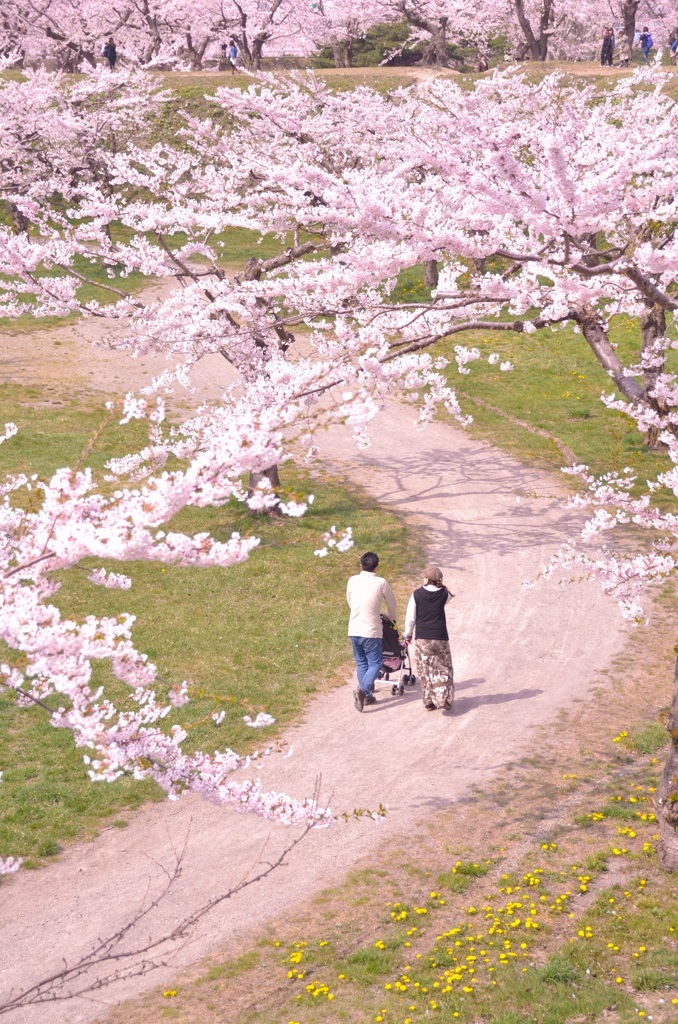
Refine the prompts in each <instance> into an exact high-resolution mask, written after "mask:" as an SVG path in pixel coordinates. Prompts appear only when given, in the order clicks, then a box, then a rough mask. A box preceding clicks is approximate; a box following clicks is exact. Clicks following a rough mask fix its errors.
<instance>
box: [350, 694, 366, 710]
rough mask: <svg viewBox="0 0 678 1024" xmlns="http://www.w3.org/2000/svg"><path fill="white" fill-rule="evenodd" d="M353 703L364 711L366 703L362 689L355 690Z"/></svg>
mask: <svg viewBox="0 0 678 1024" xmlns="http://www.w3.org/2000/svg"><path fill="white" fill-rule="evenodd" d="M353 703H354V704H355V706H356V708H357V710H358V711H362V709H363V705H364V704H365V694H364V692H363V691H362V690H354V691H353Z"/></svg>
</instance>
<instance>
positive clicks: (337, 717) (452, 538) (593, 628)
mask: <svg viewBox="0 0 678 1024" xmlns="http://www.w3.org/2000/svg"><path fill="white" fill-rule="evenodd" d="M375 434H376V437H375V439H374V441H373V444H372V446H371V447H370V448H368V449H366V450H358V449H355V448H354V447H353V446H352V443H351V440H350V438H349V436H348V434H347V433H346V432H344V431H343V430H341V429H336V430H332V431H330V432H328V433H327V434H326V435H323V436H322V437H321V439H320V442H319V444H320V448H321V458H324V459H325V460H327V461H329V462H330V463H332V464H333V465H334V466H335V467H336V468H338V469H340V470H342V471H344V472H345V474H346V475H347V476H348V477H349V478H350V479H351V480H354V481H356V482H358V483H360V484H361V485H362V486H363V487H365V488H367V489H368V490H369V491H370V492H371V493H372V494H373V495H374V496H375V498H377V499H378V500H379V501H381V502H383V503H384V504H385V505H388V506H391V507H393V508H394V509H397V510H398V511H400V512H402V513H405V514H406V515H408V516H410V517H412V520H413V523H414V525H415V528H416V529H418V530H420V531H421V536H422V538H423V539H424V541H425V543H426V548H427V552H428V554H429V556H430V557H431V558H433V559H434V560H436V561H437V562H439V564H440V565H441V566H442V568H443V570H444V572H445V577H446V581H447V582H448V583H450V585H451V588H452V590H453V591H454V593H455V594H456V597H455V600H454V601H453V602H451V605H450V606H449V608H450V610H449V611H448V615H449V620H450V635H451V637H452V650H453V657H454V665H455V676H456V679H457V689H456V700H455V704H454V709H453V711H452V712H451V713H443V712H436V713H428V712H425V711H424V710H423V708H422V705H421V700H420V696H419V691H418V688H417V690H416V691H415V692H411V691H409V690H408V692H407V693H406V694H405V696H404V697H402V698H401V697H391V696H390V687H388V686H385V685H383V684H382V686H381V691H380V694H379V701H378V703H377V704H376V706H374V707H369V708H366V710H365V712H364V713H363V714H362V715H359V714H358V713H357V712H356V710H355V708H354V706H353V702H352V698H351V691H352V688H353V685H354V684H353V682H352V681H351V682H347V684H346V686H345V687H341V688H338V689H336V690H334V691H332V692H331V693H329V694H325V695H323V696H321V697H318V698H317V699H315V700H313V701H312V702H311V704H310V705H309V707H308V709H307V711H306V714H305V716H304V718H303V721H301V723H300V724H298V725H297V726H295V727H293V728H291V729H289V730H288V731H287V733H286V734H285V736H284V741H283V744H282V749H281V750H280V751H279V752H278V753H275V754H273V755H272V756H271V757H270V758H268V759H266V761H265V762H263V763H257V762H254V763H253V764H252V765H251V767H250V768H249V769H248V771H249V772H250V773H252V774H255V775H260V776H261V778H262V781H263V782H264V783H265V784H267V785H270V786H272V787H274V788H276V789H280V790H283V791H286V792H290V793H292V794H293V795H295V796H299V797H302V796H305V795H308V794H309V793H310V792H311V791H312V790H313V787H314V784H315V781H316V778H317V776H318V775H321V776H322V789H323V794H324V795H325V796H327V797H328V798H330V799H331V805H332V807H333V809H334V810H336V811H342V810H349V811H350V810H351V809H353V808H356V807H367V808H376V807H377V806H378V805H379V803H384V804H386V805H388V808H389V814H388V816H387V818H386V819H385V820H384V821H383V822H382V823H380V824H375V823H372V822H371V821H364V820H363V821H355V820H354V821H351V822H349V823H348V824H339V825H337V826H335V827H333V828H331V829H326V830H322V831H316V832H314V833H313V834H312V835H311V836H310V837H308V838H307V839H306V840H305V841H304V843H302V844H301V846H300V847H299V848H298V849H297V850H296V851H295V852H294V853H293V854H292V856H291V857H290V859H289V864H288V866H287V867H284V868H282V869H280V870H279V871H277V872H275V873H274V874H273V875H272V876H271V877H270V878H269V879H267V880H266V881H264V882H262V883H260V884H259V885H257V886H254V887H252V888H251V889H247V890H245V891H243V892H242V893H241V894H240V895H238V896H237V897H236V898H234V899H233V900H232V901H229V902H227V903H225V904H222V905H221V906H220V907H219V908H218V909H217V910H216V911H214V912H212V913H211V914H210V915H209V916H208V917H206V918H205V919H203V921H202V923H201V925H200V928H199V930H198V932H197V934H196V935H195V936H194V937H193V938H192V940H191V941H190V942H188V943H187V944H185V945H183V946H182V948H181V949H180V950H178V951H177V954H176V958H175V961H174V965H175V966H174V967H168V968H163V969H161V970H159V971H156V972H154V973H152V974H151V975H149V976H146V977H141V978H136V979H133V980H132V981H130V982H127V983H125V985H122V986H118V987H117V988H116V987H113V988H109V989H106V990H104V991H103V992H101V993H98V994H97V995H96V998H95V999H88V1000H84V999H83V1000H77V1001H74V1002H69V1003H65V1004H56V1005H52V1006H50V1005H46V1006H45V1005H43V1006H42V1007H40V1008H35V1009H31V1010H22V1011H18V1012H16V1013H14V1014H12V1015H10V1016H9V1017H8V1018H6V1019H7V1020H8V1021H10V1022H11V1024H38V1022H40V1024H75V1022H86V1021H93V1020H97V1019H100V1018H101V1017H103V1016H105V1013H106V1006H107V1005H111V1004H113V1003H115V1002H117V1001H119V1000H121V999H123V998H125V997H130V996H132V995H135V994H138V993H141V992H143V991H145V990H147V989H148V988H151V987H153V986H155V985H157V984H162V983H166V982H169V981H170V980H172V979H173V978H175V977H176V973H177V971H176V967H177V966H181V965H186V964H189V963H192V962H194V961H195V960H197V959H198V958H199V957H200V956H202V955H203V954H206V953H208V952H209V951H212V950H214V949H216V948H218V947H219V946H222V945H224V944H225V943H226V942H228V941H229V940H242V939H245V938H246V937H247V936H249V935H251V934H252V933H253V932H254V931H255V930H256V929H257V928H259V927H260V926H262V925H264V924H265V923H266V922H267V921H268V920H271V919H273V918H277V917H279V916H280V915H281V914H282V913H285V914H286V915H288V914H292V913H294V907H295V904H299V903H300V902H301V901H304V900H306V899H308V898H309V897H310V896H312V895H313V894H314V893H316V892H318V891H319V890H320V889H322V888H323V887H325V886H327V885H328V884H331V883H336V882H337V881H338V880H339V879H341V877H342V876H343V875H344V874H345V872H346V871H347V870H348V869H350V868H351V867H352V866H353V865H354V864H355V863H356V861H358V860H361V859H363V858H368V861H369V860H370V859H375V858H378V857H379V856H382V855H383V850H384V849H385V845H384V844H385V843H386V842H388V843H389V844H390V843H392V842H393V841H394V840H396V839H397V837H398V836H403V835H405V834H407V833H411V831H412V829H413V828H416V825H417V822H418V821H420V820H421V819H423V818H424V817H425V816H430V814H431V812H433V811H435V810H436V808H441V807H446V806H449V805H453V804H455V803H456V802H459V801H462V800H464V799H465V797H466V796H467V795H468V794H469V791H470V789H471V787H473V786H477V785H482V784H484V783H486V782H487V781H488V780H489V779H490V777H491V776H492V774H493V773H494V772H495V771H496V770H497V769H500V768H502V767H504V766H505V765H506V764H507V762H509V761H511V760H514V759H515V758H516V757H518V756H520V755H521V754H525V753H528V752H529V750H530V746H529V745H530V734H531V729H530V728H529V727H530V726H537V725H539V724H543V723H548V722H549V721H551V720H553V718H554V716H555V715H556V714H557V712H558V710H559V709H560V708H562V707H565V706H567V705H568V704H569V703H571V702H572V701H573V700H575V699H581V698H583V697H585V696H586V693H587V691H588V689H589V687H590V685H591V684H592V683H593V682H594V681H595V679H596V675H597V673H598V672H599V671H600V670H603V669H605V668H606V666H608V665H609V663H610V661H611V659H612V658H613V656H614V655H615V653H616V652H617V651H618V650H619V649H620V646H621V644H622V643H623V627H622V624H621V620H620V617H619V614H618V611H617V609H616V606H615V605H614V604H613V603H612V602H610V601H608V600H607V599H605V598H603V596H602V595H601V593H600V592H599V591H598V590H597V589H596V588H595V587H593V586H591V585H588V584H579V585H573V586H570V587H566V588H564V589H563V588H561V587H559V586H558V585H557V584H555V583H551V584H541V585H539V586H537V587H536V588H535V589H533V590H524V589H523V588H522V587H521V583H522V581H523V580H524V579H525V578H527V577H528V576H531V575H533V574H534V573H535V572H536V571H537V570H538V569H539V567H540V565H541V564H543V562H544V561H545V560H546V559H547V558H548V556H549V554H550V553H551V552H552V551H553V549H554V548H555V547H557V546H558V545H559V544H560V543H561V542H562V541H563V540H565V539H566V537H568V536H569V535H570V533H571V531H572V529H573V528H574V527H575V526H576V523H577V521H578V520H577V517H576V516H575V515H574V514H573V513H572V512H571V511H565V510H563V509H562V507H561V505H560V501H559V498H558V496H556V495H554V490H555V487H556V484H554V482H553V480H552V479H551V478H549V477H547V476H545V475H543V474H541V473H540V472H538V471H536V470H534V469H531V468H529V467H527V468H526V467H524V466H522V465H520V464H518V463H516V462H515V461H513V460H512V459H510V458H508V457H506V456H504V455H503V454H501V453H500V452H498V451H496V450H495V449H493V448H491V447H490V446H489V445H486V444H483V443H479V442H477V441H474V440H473V439H471V438H470V437H469V436H468V435H467V434H465V433H464V432H463V431H461V430H458V429H456V428H453V427H451V426H447V425H445V424H442V423H435V424H433V425H431V426H430V427H428V428H427V429H425V430H423V431H418V430H416V429H414V427H413V425H412V411H411V410H410V409H407V408H403V407H402V406H391V407H389V408H388V409H387V410H386V411H385V413H384V414H383V416H382V418H381V419H380V420H379V421H378V423H377V426H376V428H375ZM354 562H355V559H354V558H353V557H352V555H349V556H347V557H346V573H347V575H349V574H350V573H351V572H353V571H354V568H353V565H354ZM381 568H382V569H383V572H384V574H385V575H386V576H388V571H389V567H388V565H382V567H381ZM318 578H319V585H320V586H322V563H319V565H318ZM413 582H416V581H413ZM403 613H404V609H402V610H401V619H402V614H403ZM337 614H338V615H340V616H344V615H345V614H346V609H345V608H344V607H343V606H340V607H338V608H337ZM349 656H350V650H349V647H348V643H347V660H348V658H349ZM186 836H188V844H187V848H186V856H185V861H184V865H183V872H182V875H181V877H180V879H179V880H178V881H177V883H176V884H175V885H174V886H173V887H172V891H171V893H170V895H169V896H168V897H167V898H166V899H165V900H164V901H163V902H162V904H161V906H160V908H159V910H158V912H157V913H156V914H155V915H154V916H153V917H152V918H150V919H149V920H148V921H147V922H146V926H145V929H144V931H145V933H147V934H148V933H152V934H160V933H161V931H162V930H167V929H168V928H169V927H170V926H171V925H173V924H174V923H176V922H177V921H178V920H180V918H182V917H183V916H184V915H185V914H186V913H187V912H189V911H190V910H191V909H193V908H194V907H197V906H199V905H201V904H202V903H204V902H205V901H206V900H208V899H209V898H210V897H211V896H213V895H215V894H216V893H217V892H220V891H223V889H224V888H227V887H228V885H229V884H230V883H235V882H238V881H239V880H240V879H241V878H242V877H243V876H245V875H246V873H247V872H248V871H250V870H251V869H252V867H253V866H254V865H256V864H257V863H258V862H260V861H261V859H262V857H263V859H264V860H267V861H270V860H273V859H275V856H276V852H277V851H280V850H281V849H282V847H283V846H284V845H285V844H286V843H287V842H288V841H289V839H290V831H289V830H286V829H283V828H280V827H272V826H271V825H270V824H268V823H266V822H265V821H261V820H259V819H256V818H254V817H252V816H250V815H242V816H239V815H237V814H235V813H232V812H230V811H225V810H221V809H218V808H215V807H211V806H208V805H205V804H204V803H201V802H200V801H199V800H198V799H194V798H192V797H189V798H187V799H185V800H182V801H180V802H178V803H169V802H167V803H164V804H160V805H153V806H151V807H149V808H146V809H144V810H143V811H141V812H139V813H138V814H137V815H136V816H135V817H134V818H133V819H132V821H131V823H130V825H129V827H128V828H127V829H125V830H123V831H120V830H118V829H109V830H107V831H105V832H103V833H102V834H101V835H100V836H99V837H98V838H97V839H96V840H95V841H93V842H91V843H87V844H80V845H78V846H74V847H72V848H70V849H69V850H67V851H66V853H65V854H64V855H63V856H62V857H61V859H60V860H59V861H58V862H57V863H54V864H52V865H50V866H48V867H46V868H45V869H43V870H41V871H38V872H25V873H23V874H22V873H20V874H19V875H18V876H16V877H15V878H13V879H12V881H11V882H10V883H9V884H7V885H3V886H2V888H1V889H0V993H2V994H4V993H6V992H7V991H8V989H10V988H12V987H14V986H18V985H22V986H23V985H24V984H26V983H28V982H30V981H31V980H35V979H37V978H38V977H43V976H44V975H45V974H46V973H47V972H48V971H50V970H51V969H53V968H56V967H58V965H59V963H60V962H61V960H62V958H64V957H65V958H67V959H69V960H72V959H73V958H75V957H77V956H78V955H79V954H81V953H83V952H85V951H86V950H87V949H88V948H89V947H90V945H91V944H92V943H93V942H94V941H95V940H96V939H97V938H98V937H100V936H103V935H105V934H107V933H109V932H110V931H111V930H113V929H114V928H115V927H117V926H119V925H120V924H122V923H123V922H124V921H125V920H126V915H128V913H129V910H130V908H136V907H138V906H140V905H141V904H142V903H143V901H144V899H145V898H146V896H147V893H148V892H151V893H152V892H157V891H158V889H159V888H160V887H161V885H162V882H163V879H164V875H163V870H162V866H163V865H171V863H172V860H173V850H174V849H176V848H177V847H180V846H181V845H182V844H183V843H184V840H185V839H186Z"/></svg>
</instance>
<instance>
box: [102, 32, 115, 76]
mask: <svg viewBox="0 0 678 1024" xmlns="http://www.w3.org/2000/svg"><path fill="white" fill-rule="evenodd" d="M102 53H103V55H104V57H105V58H106V60H107V61H108V66H109V68H110V69H111V71H114V70H115V62H116V60H117V59H118V52H117V50H116V48H115V42H114V41H113V36H111V37H110V39H109V40H108V42H107V43H106V45H105V46H104V48H103V50H102Z"/></svg>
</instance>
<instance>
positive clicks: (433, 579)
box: [405, 565, 454, 711]
mask: <svg viewBox="0 0 678 1024" xmlns="http://www.w3.org/2000/svg"><path fill="white" fill-rule="evenodd" d="M452 596H453V595H452V594H451V593H450V592H449V590H448V589H447V587H446V586H445V585H444V584H443V574H442V572H441V570H440V569H439V568H438V566H437V565H429V566H428V567H427V569H426V572H425V573H424V585H423V587H419V589H418V590H415V591H414V593H413V594H412V596H411V598H410V600H409V603H408V605H407V612H406V615H405V640H406V641H407V642H408V643H411V641H412V637H413V636H414V637H415V640H414V651H415V655H416V659H417V667H418V670H419V681H420V682H421V693H422V697H423V700H424V707H425V708H426V710H427V711H435V710H436V708H443V709H444V710H445V711H449V710H450V709H451V707H452V701H453V700H454V669H453V667H452V654H451V653H450V638H449V635H448V632H447V619H446V618H445V605H446V604H447V602H448V601H449V600H450V598H451V597H452Z"/></svg>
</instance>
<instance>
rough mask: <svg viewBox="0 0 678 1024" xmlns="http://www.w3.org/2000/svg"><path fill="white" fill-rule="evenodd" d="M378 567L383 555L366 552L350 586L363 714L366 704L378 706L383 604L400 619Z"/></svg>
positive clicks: (358, 702) (350, 624) (357, 701)
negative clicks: (376, 704)
mask: <svg viewBox="0 0 678 1024" xmlns="http://www.w3.org/2000/svg"><path fill="white" fill-rule="evenodd" d="M378 565H379V556H378V555H376V554H375V553H374V551H366V552H365V554H364V555H363V556H362V558H361V559H360V568H361V571H360V572H359V573H358V575H357V576H351V578H350V580H349V581H348V585H347V587H346V600H347V601H348V606H349V608H350V609H351V615H350V618H349V620H348V635H349V638H350V640H351V646H352V647H353V657H354V658H355V664H356V671H357V676H358V689H357V690H355V691H354V693H353V700H354V703H355V706H356V708H357V709H358V711H362V709H363V707H364V706H365V704H375V703H376V697H375V696H374V681H375V679H376V678H377V676H378V675H379V669H380V668H381V665H382V658H383V650H382V646H381V638H382V635H383V626H382V623H381V618H380V612H381V608H382V605H383V604H385V605H386V610H387V612H388V616H389V618H390V619H393V620H394V621H395V617H396V599H395V595H394V593H393V591H392V590H391V588H390V587H389V585H388V583H387V582H386V580H385V579H383V578H382V577H381V576H377V572H376V570H377V566H378Z"/></svg>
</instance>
